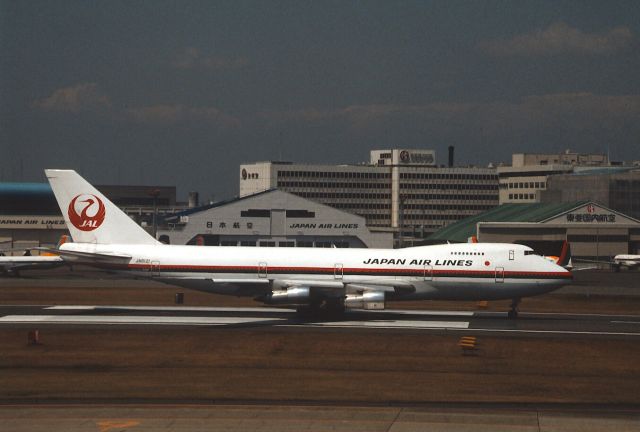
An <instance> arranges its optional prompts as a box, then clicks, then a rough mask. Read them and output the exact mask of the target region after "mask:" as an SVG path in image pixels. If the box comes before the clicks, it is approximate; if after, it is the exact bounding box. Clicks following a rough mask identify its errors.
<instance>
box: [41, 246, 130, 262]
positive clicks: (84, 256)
mask: <svg viewBox="0 0 640 432" xmlns="http://www.w3.org/2000/svg"><path fill="white" fill-rule="evenodd" d="M34 249H35V250H39V251H44V252H48V253H50V254H53V255H58V256H61V257H62V258H63V259H65V260H68V261H76V262H85V263H114V264H123V263H127V262H128V261H129V260H131V255H123V254H112V253H105V252H101V253H93V252H77V251H69V250H61V249H52V248H44V247H42V248H34Z"/></svg>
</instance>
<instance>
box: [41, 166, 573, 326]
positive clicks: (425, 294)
mask: <svg viewBox="0 0 640 432" xmlns="http://www.w3.org/2000/svg"><path fill="white" fill-rule="evenodd" d="M45 172H46V176H47V178H48V180H49V182H50V183H51V187H52V189H53V192H54V193H55V196H56V199H57V200H58V204H59V205H60V209H61V210H62V214H63V215H64V217H65V220H66V222H67V226H68V228H69V231H70V232H71V237H72V238H73V240H74V242H73V243H65V244H63V245H61V246H60V247H59V248H58V249H47V251H49V252H54V253H56V254H58V255H60V256H62V257H63V259H64V260H65V261H70V262H80V263H83V264H89V265H92V266H95V267H99V268H103V269H107V270H112V271H116V272H120V273H122V274H125V275H128V276H129V277H132V278H140V277H146V278H151V279H155V280H158V281H161V282H165V283H168V284H172V285H177V286H182V287H187V288H192V289H196V290H201V291H207V292H212V293H218V294H227V295H234V296H252V297H255V298H256V299H257V300H261V301H263V302H264V303H267V304H276V305H284V306H296V307H298V308H299V310H303V311H320V310H326V311H331V310H336V311H341V310H344V309H345V308H350V309H383V308H384V305H385V301H386V300H390V299H393V300H423V299H442V300H493V299H513V302H512V307H511V312H510V313H509V316H510V317H516V316H517V305H518V302H519V300H520V298H522V297H527V296H534V295H538V294H544V293H546V292H549V291H552V290H555V289H557V288H559V287H561V286H563V285H566V284H568V283H570V281H571V279H572V274H571V272H570V271H567V270H566V269H564V268H563V267H561V266H558V265H556V264H555V263H553V262H550V261H549V260H547V259H545V258H543V257H541V256H538V255H535V254H534V252H533V250H532V249H531V248H529V247H526V246H522V245H517V244H496V243H493V244H492V243H476V244H467V243H463V244H446V245H435V246H419V247H412V248H406V249H342V248H340V249H337V248H333V249H324V248H322V249H320V248H319V249H314V248H259V247H257V248H256V247H253V248H252V247H218V246H204V247H203V246H179V245H165V244H162V243H160V242H158V241H157V240H156V239H154V238H153V237H151V236H150V235H149V234H148V233H147V232H146V231H145V230H144V229H142V228H141V227H140V226H138V224H136V223H135V222H134V221H133V220H131V218H129V216H127V215H126V214H125V213H123V212H122V211H121V210H120V209H119V208H118V207H116V206H115V205H114V204H113V203H111V202H110V201H109V200H108V199H107V198H105V197H104V195H102V194H101V193H100V192H99V191H98V190H97V189H95V188H94V187H93V186H91V185H90V184H89V183H88V182H87V181H86V180H84V179H83V178H82V177H80V176H79V175H78V174H77V173H76V172H75V171H71V170H46V171H45Z"/></svg>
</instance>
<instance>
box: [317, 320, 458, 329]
mask: <svg viewBox="0 0 640 432" xmlns="http://www.w3.org/2000/svg"><path fill="white" fill-rule="evenodd" d="M306 325H311V326H318V327H339V328H413V329H440V328H456V329H466V328H469V323H468V322H460V321H333V322H320V323H312V324H306Z"/></svg>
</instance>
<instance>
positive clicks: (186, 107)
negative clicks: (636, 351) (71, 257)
mask: <svg viewBox="0 0 640 432" xmlns="http://www.w3.org/2000/svg"><path fill="white" fill-rule="evenodd" d="M639 35H640V3H638V2H637V1H607V2H605V1H602V2H593V1H577V2H563V1H548V2H545V1H533V2H525V1H489V2H480V1H477V2H475V1H459V2H457V1H431V2H430V1H416V2H413V1H380V2H377V1H335V2H334V1H315V2H305V1H286V2H280V1H277V2H276V1H244V2H243V1H225V2H222V1H218V2H214V1H202V2H199V1H176V2H173V1H145V2H142V1H139V2H133V1H101V2H86V1H61V2H50V1H43V2H38V1H5V0H0V59H1V60H0V62H1V63H0V115H1V117H0V149H1V153H0V180H2V181H20V180H23V181H43V180H44V176H43V174H42V170H43V169H44V168H63V167H64V168H74V169H77V170H78V171H80V172H81V173H82V174H83V175H84V176H86V177H87V179H89V180H90V181H92V182H95V183H102V184H105V183H122V184H125V183H148V184H171V185H173V184H175V185H177V186H178V188H179V194H180V195H181V196H180V198H183V199H184V198H185V194H186V192H187V191H188V190H199V191H200V192H201V194H202V196H203V198H205V199H206V198H207V197H209V196H211V195H215V197H216V198H225V197H231V196H233V195H235V194H236V193H237V187H238V165H239V164H240V163H242V162H250V161H257V160H269V159H272V160H273V159H286V160H294V161H304V162H311V163H336V162H360V161H364V160H367V158H368V150H369V149H372V148H389V147H413V148H415V147H421V148H434V149H435V150H436V151H437V152H438V155H439V160H440V161H441V162H444V161H445V158H446V156H445V154H446V147H447V146H448V145H455V146H456V151H457V161H458V162H459V163H475V164H480V165H485V164H487V163H488V162H500V161H508V160H509V159H510V155H511V153H513V152H522V151H561V150H563V149H566V148H571V149H573V150H577V151H583V152H591V151H599V152H606V151H607V150H610V152H611V156H612V158H614V159H620V160H621V159H640V89H639V86H640V79H638V78H639V72H638V71H640V43H639V41H640V39H639V38H640V36H639Z"/></svg>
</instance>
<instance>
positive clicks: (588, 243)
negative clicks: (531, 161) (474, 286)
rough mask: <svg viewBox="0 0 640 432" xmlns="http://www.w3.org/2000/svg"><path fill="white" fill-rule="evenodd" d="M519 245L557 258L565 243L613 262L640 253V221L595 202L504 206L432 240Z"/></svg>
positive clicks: (576, 253)
mask: <svg viewBox="0 0 640 432" xmlns="http://www.w3.org/2000/svg"><path fill="white" fill-rule="evenodd" d="M471 236H476V237H477V239H478V241H479V242H483V243H518V244H524V245H528V246H531V247H532V248H533V249H534V250H535V251H537V252H538V253H540V254H543V255H557V254H558V251H559V250H560V246H559V245H560V244H561V243H562V242H564V241H565V240H566V241H568V242H569V243H570V244H571V252H572V255H573V257H574V258H578V259H586V260H598V261H608V260H610V259H611V258H612V257H614V256H615V255H618V254H639V253H640V220H638V219H635V218H633V217H631V216H628V215H625V214H623V213H620V212H618V211H615V210H613V209H611V208H608V207H606V206H604V205H602V204H599V203H597V202H593V201H581V202H570V203H560V204H543V203H530V204H503V205H501V206H499V207H496V208H495V209H493V210H490V211H488V212H486V213H483V214H479V215H476V216H473V217H471V218H468V219H465V220H462V221H459V222H457V223H455V224H452V225H449V226H448V227H446V228H443V229H442V230H440V231H438V232H436V233H434V234H433V235H432V236H430V237H429V239H428V240H429V241H430V242H431V243H442V242H445V241H451V242H465V241H467V239H468V238H469V237H471Z"/></svg>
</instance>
